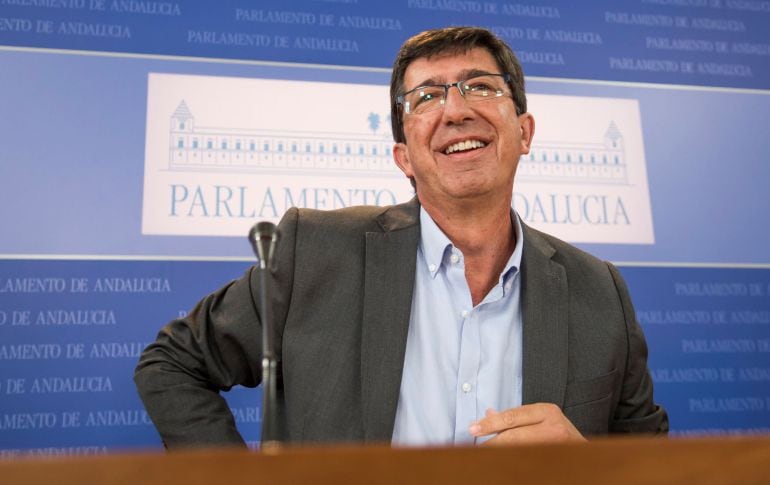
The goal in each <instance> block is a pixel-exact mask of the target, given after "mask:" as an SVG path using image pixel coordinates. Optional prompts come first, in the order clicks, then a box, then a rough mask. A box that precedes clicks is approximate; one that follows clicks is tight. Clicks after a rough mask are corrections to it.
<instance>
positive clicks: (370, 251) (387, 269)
mask: <svg viewBox="0 0 770 485" xmlns="http://www.w3.org/2000/svg"><path fill="white" fill-rule="evenodd" d="M379 223H380V226H381V227H382V229H383V232H369V233H367V234H366V265H365V272H366V273H365V276H364V309H363V323H362V336H361V391H362V392H361V394H362V399H363V403H362V408H363V419H364V440H365V441H369V442H372V441H374V442H384V441H387V442H389V441H390V439H391V437H392V435H393V425H394V422H395V418H396V407H397V405H398V397H399V390H400V387H401V374H402V372H403V367H404V354H405V352H406V338H407V332H408V328H409V318H410V315H411V309H412V293H413V289H414V272H415V263H416V258H417V243H418V240H419V235H420V226H419V205H418V203H417V200H416V199H413V200H412V201H411V202H409V203H407V204H402V205H398V206H394V207H392V208H390V209H389V210H388V211H386V212H385V213H383V215H382V216H381V217H380V219H379Z"/></svg>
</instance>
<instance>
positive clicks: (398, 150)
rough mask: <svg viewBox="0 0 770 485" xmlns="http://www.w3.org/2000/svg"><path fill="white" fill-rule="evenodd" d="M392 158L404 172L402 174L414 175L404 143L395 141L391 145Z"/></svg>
mask: <svg viewBox="0 0 770 485" xmlns="http://www.w3.org/2000/svg"><path fill="white" fill-rule="evenodd" d="M393 160H394V161H395V162H396V165H398V168H400V169H401V171H402V172H404V175H406V176H407V177H414V170H412V164H411V162H410V161H409V149H408V148H407V147H406V143H396V144H395V145H393Z"/></svg>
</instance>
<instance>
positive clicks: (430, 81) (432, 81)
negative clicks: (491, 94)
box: [407, 68, 494, 91]
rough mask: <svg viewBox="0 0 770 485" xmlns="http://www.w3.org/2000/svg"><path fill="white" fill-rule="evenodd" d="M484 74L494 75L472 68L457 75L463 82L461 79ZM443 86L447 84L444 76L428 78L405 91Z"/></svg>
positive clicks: (484, 70)
mask: <svg viewBox="0 0 770 485" xmlns="http://www.w3.org/2000/svg"><path fill="white" fill-rule="evenodd" d="M485 74H494V73H492V72H489V71H487V70H486V69H477V68H473V69H464V70H462V71H460V74H459V76H458V77H459V78H460V80H463V79H468V78H471V77H474V76H483V75H485ZM445 84H447V83H446V77H444V76H441V77H429V78H427V79H424V80H422V81H420V82H419V83H417V85H416V86H415V87H413V88H411V89H408V90H407V91H411V90H414V89H417V88H421V87H423V86H443V85H445Z"/></svg>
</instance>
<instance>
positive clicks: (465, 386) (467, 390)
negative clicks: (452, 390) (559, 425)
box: [462, 382, 473, 394]
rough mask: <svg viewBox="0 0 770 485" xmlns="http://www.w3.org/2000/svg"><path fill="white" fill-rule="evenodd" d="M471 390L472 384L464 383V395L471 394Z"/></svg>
mask: <svg viewBox="0 0 770 485" xmlns="http://www.w3.org/2000/svg"><path fill="white" fill-rule="evenodd" d="M471 389H473V386H472V385H471V383H470V382H463V386H462V390H463V392H464V393H466V394H467V393H469V392H471Z"/></svg>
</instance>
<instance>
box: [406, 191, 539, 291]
mask: <svg viewBox="0 0 770 485" xmlns="http://www.w3.org/2000/svg"><path fill="white" fill-rule="evenodd" d="M511 219H512V220H513V234H514V235H515V236H516V245H515V246H514V248H513V253H511V257H510V258H508V262H507V263H506V265H505V268H503V271H502V273H501V274H500V282H501V283H502V282H503V280H504V279H505V278H507V277H509V275H512V274H515V273H516V272H517V271H518V270H519V268H520V267H521V255H522V253H523V251H524V232H523V230H522V227H521V220H520V219H519V216H518V214H516V212H515V211H514V210H513V209H511ZM420 248H421V249H422V254H423V256H424V257H425V264H426V265H427V269H428V272H429V273H430V275H431V277H432V278H435V277H436V274H438V271H439V269H441V265H442V264H443V261H444V255H445V254H446V252H447V251H451V250H452V248H454V245H453V244H452V241H450V240H449V238H448V237H447V236H446V234H444V232H443V231H442V230H441V229H440V228H439V227H438V225H437V224H436V222H435V221H434V220H433V219H432V218H431V217H430V215H429V214H428V212H427V211H426V210H425V208H424V207H422V206H420ZM458 252H459V250H458Z"/></svg>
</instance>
